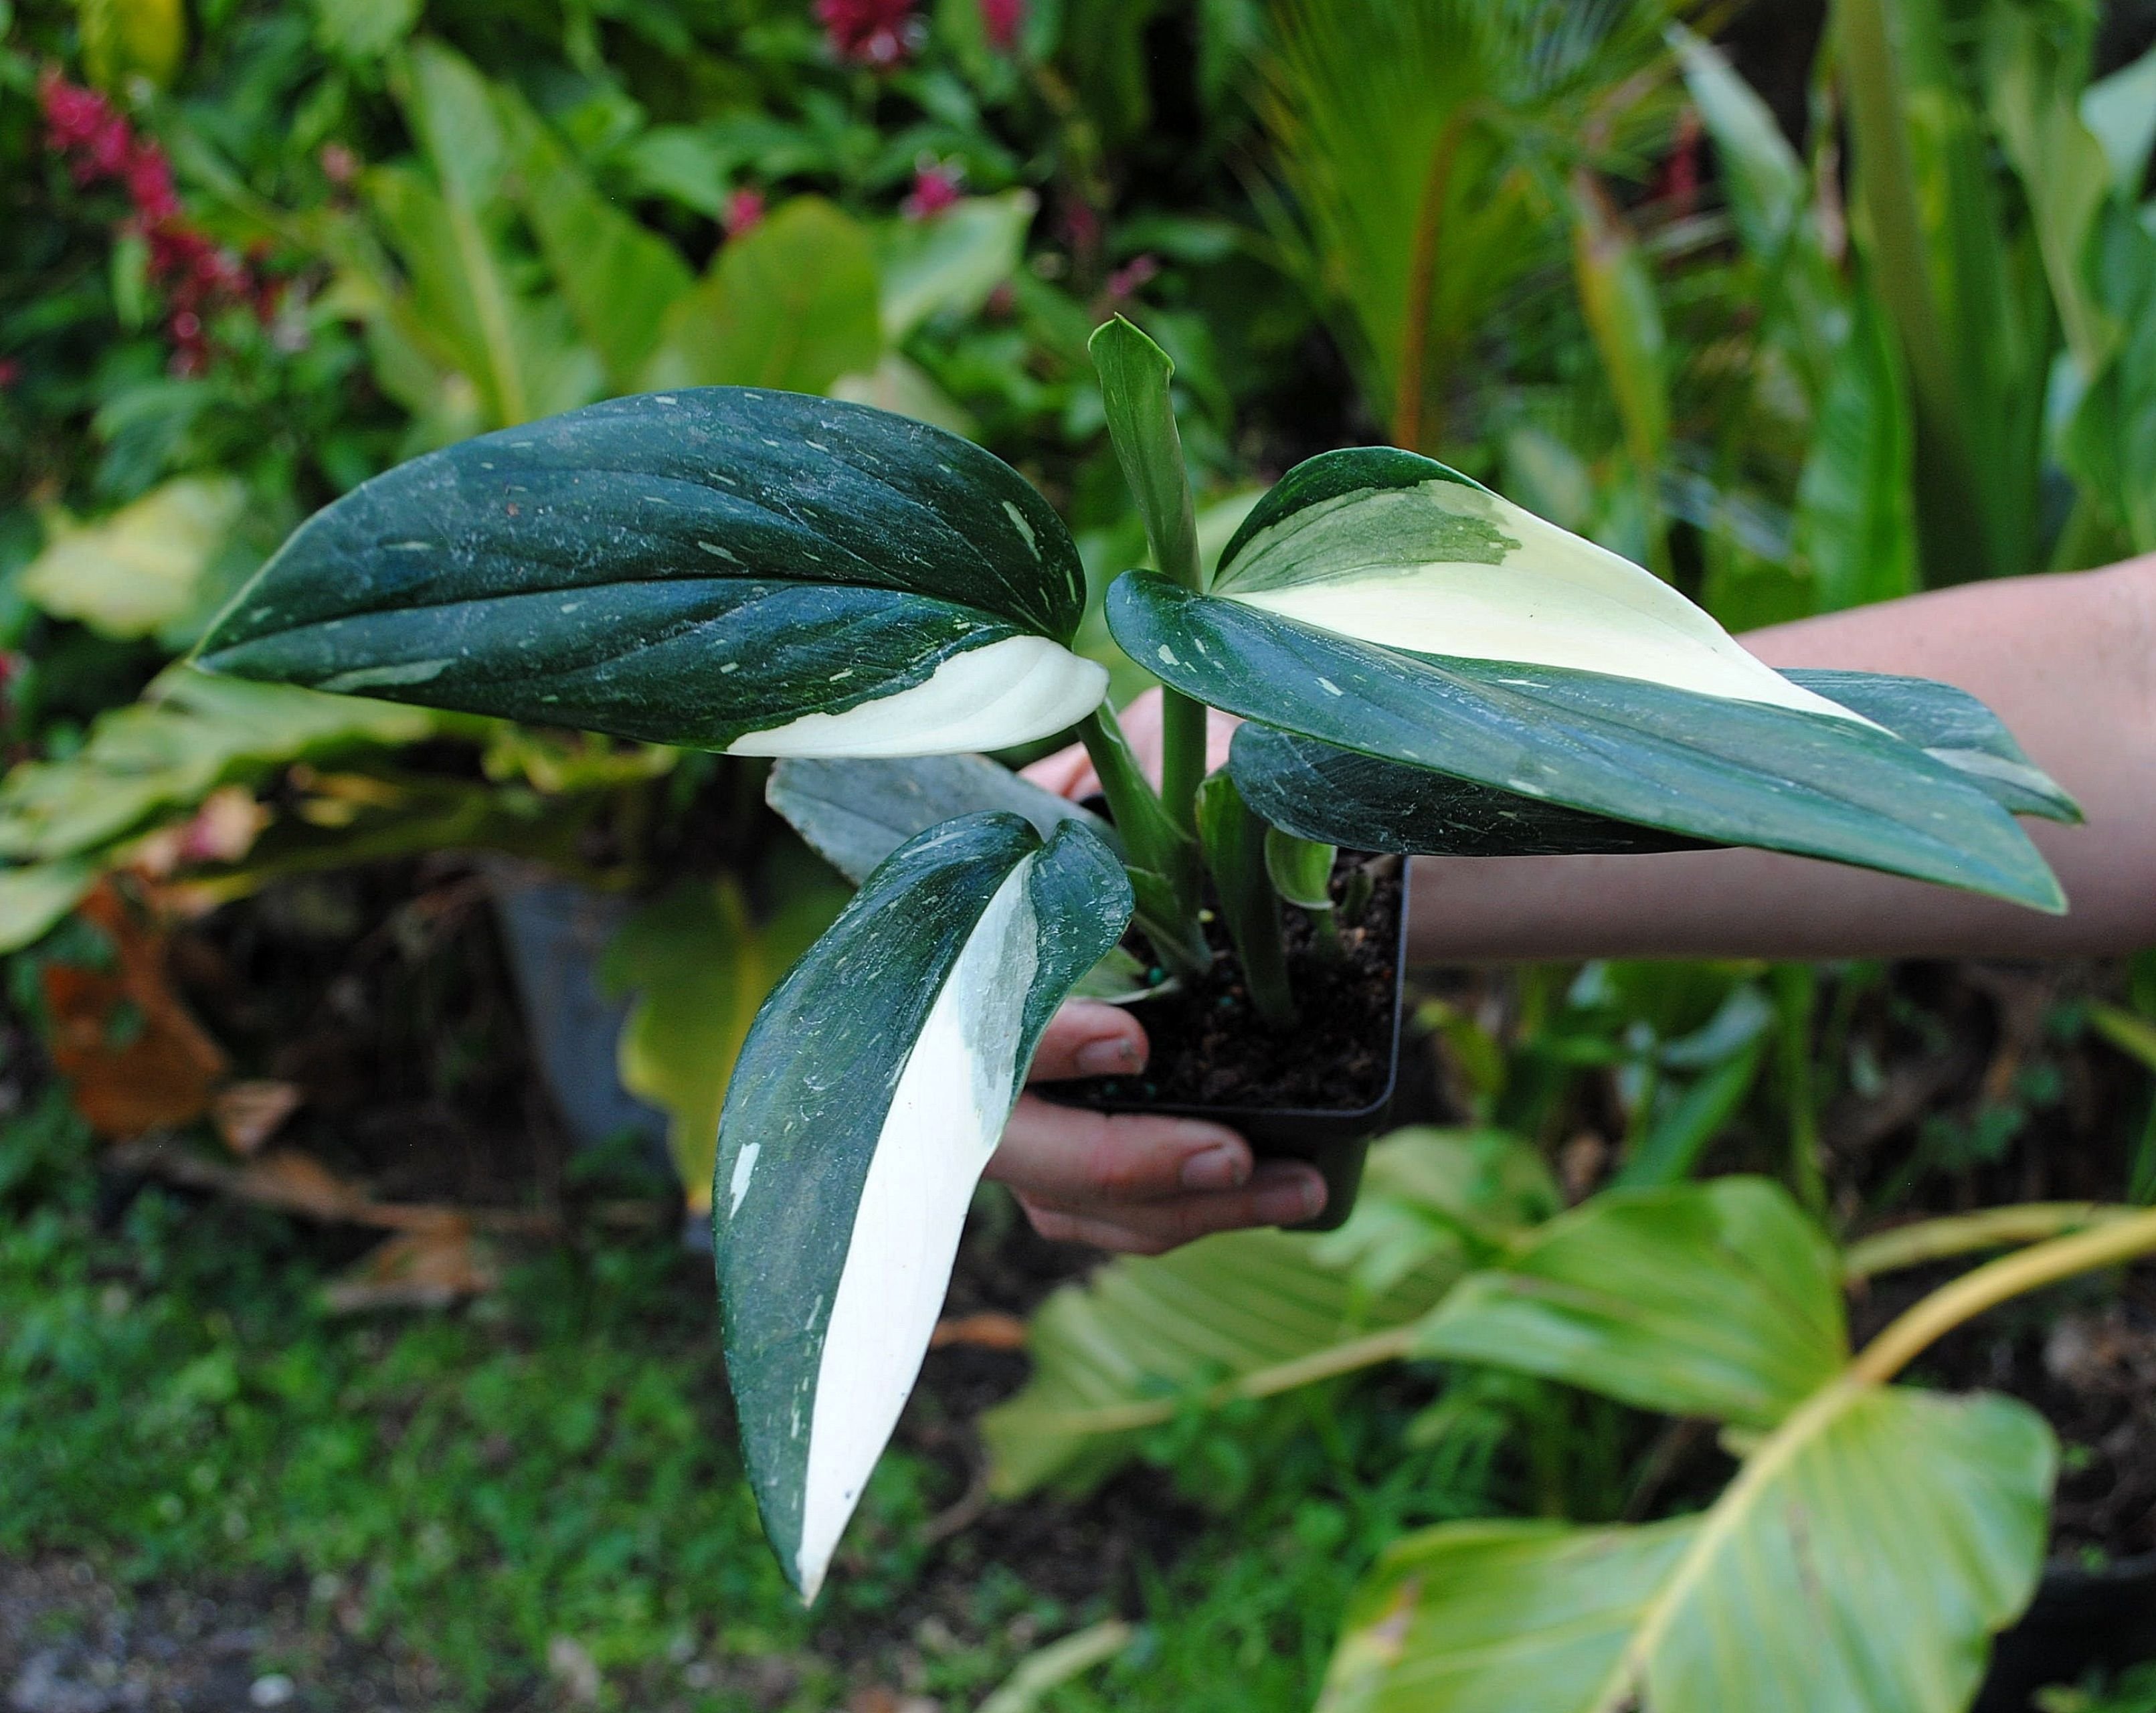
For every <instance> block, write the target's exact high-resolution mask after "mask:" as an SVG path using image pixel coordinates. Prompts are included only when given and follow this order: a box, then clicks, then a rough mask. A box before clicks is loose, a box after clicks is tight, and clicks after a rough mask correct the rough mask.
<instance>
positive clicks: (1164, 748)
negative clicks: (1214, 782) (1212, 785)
mask: <svg viewBox="0 0 2156 1713" xmlns="http://www.w3.org/2000/svg"><path fill="white" fill-rule="evenodd" d="M1205 772H1206V769H1205V704H1204V703H1203V702H1201V701H1198V700H1193V698H1191V697H1189V696H1186V695H1183V692H1182V691H1181V690H1170V689H1168V687H1167V686H1166V685H1163V686H1162V687H1161V692H1160V797H1161V804H1162V807H1163V808H1165V809H1166V810H1167V811H1168V818H1169V819H1170V820H1171V821H1173V822H1174V823H1175V824H1176V826H1177V828H1178V829H1180V830H1181V831H1182V832H1183V833H1186V834H1188V836H1189V837H1191V838H1193V839H1194V838H1196V837H1197V836H1198V787H1199V782H1201V781H1202V780H1203V779H1204V777H1205Z"/></svg>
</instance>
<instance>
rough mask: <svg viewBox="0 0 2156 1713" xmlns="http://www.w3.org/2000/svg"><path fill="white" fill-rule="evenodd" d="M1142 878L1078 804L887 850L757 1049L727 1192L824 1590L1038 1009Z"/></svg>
mask: <svg viewBox="0 0 2156 1713" xmlns="http://www.w3.org/2000/svg"><path fill="white" fill-rule="evenodd" d="M1130 914H1131V893H1130V887H1129V885H1128V883H1127V881H1126V880H1125V879H1124V877H1123V874H1122V869H1121V868H1119V867H1118V866H1117V865H1116V861H1115V859H1114V858H1113V856H1112V855H1111V854H1110V853H1109V851H1108V849H1107V847H1106V846H1105V845H1104V844H1101V841H1100V840H1099V839H1096V838H1095V837H1094V836H1093V835H1092V834H1091V833H1089V832H1088V831H1086V828H1084V827H1082V826H1079V825H1065V826H1064V827H1062V828H1059V829H1058V830H1057V832H1056V833H1055V835H1054V836H1053V837H1052V838H1050V839H1049V840H1048V841H1047V842H1046V843H1045V844H1044V843H1043V842H1042V840H1041V838H1040V835H1039V833H1036V832H1034V829H1033V828H1032V827H1030V826H1029V825H1028V824H1027V823H1026V822H1024V820H1022V819H1021V818H1019V817H1018V816H1016V815H1011V814H984V815H968V816H966V817H964V818H961V819H959V820H956V821H952V822H948V823H945V824H944V825H942V826H940V827H936V828H931V829H930V830H929V831H928V832H927V833H922V834H921V835H920V836H919V837H918V838H916V839H913V840H912V841H911V842H910V843H909V844H905V845H903V846H901V848H900V849H898V850H897V851H896V852H894V853H893V854H892V855H891V857H890V859H888V860H887V861H885V863H884V864H883V865H882V866H881V867H880V868H879V869H877V870H876V871H875V873H874V874H871V875H870V877H869V879H868V882H867V884H866V885H864V886H863V887H862V889H861V890H860V893H859V894H858V895H856V896H855V899H854V900H853V902H852V903H851V904H850V905H848V906H847V908H846V910H845V913H844V915H841V916H840V917H839V921H837V923H836V924H835V925H834V926H833V927H832V928H831V930H830V931H829V933H827V934H825V935H824V937H823V938H822V939H821V940H819V941H818V942H817V943H816V945H815V946H813V947H812V948H811V949H810V950H809V951H808V955H807V956H806V957H803V959H802V960H801V962H799V963H798V964H797V965H796V966H795V967H794V968H793V971H792V972H791V973H790V974H788V976H787V977H786V979H785V980H784V981H783V982H781V983H780V984H779V986H778V989H777V990H776V991H775V992H773V994H772V997H771V998H770V999H769V1000H768V1001H767V1003H765V1005H764V1008H763V1009H762V1012H761V1013H759V1014H758V1015H757V1020H756V1023H755V1026H754V1027H753V1028H752V1029H751V1031H750V1033H749V1038H748V1040H747V1044H745V1045H744V1046H743V1048H742V1054H741V1058H740V1059H739V1061H738V1063H737V1066H736V1069H735V1072H734V1079H733V1082H732V1085H731V1089H730V1090H729V1092H728V1095H727V1097H726V1110H725V1112H724V1114H723V1116H721V1120H720V1124H719V1163H718V1172H717V1176H716V1179H715V1182H714V1186H713V1195H712V1203H713V1207H712V1227H713V1231H714V1233H715V1236H716V1244H717V1252H718V1274H719V1294H720V1300H721V1305H722V1307H723V1310H724V1313H725V1325H726V1366H727V1372H728V1374H729V1377H730V1378H731V1382H732V1386H733V1392H734V1398H735V1403H736V1407H737V1410H738V1412H739V1414H740V1418H741V1423H742V1441H743V1444H744V1448H745V1449H746V1452H747V1461H748V1469H749V1479H750V1481H751V1483H752V1485H753V1487H754V1488H755V1490H756V1495H757V1505H758V1507H759V1509H760V1510H762V1516H763V1523H764V1528H765V1530H766V1531H767V1533H768V1534H769V1536H770V1537H771V1541H772V1544H773V1546H774V1547H775V1548H776V1549H777V1551H778V1557H779V1560H780V1562H781V1563H782V1564H783V1566H784V1567H785V1569H786V1572H787V1574H788V1577H791V1578H792V1579H793V1582H794V1585H795V1586H796V1587H798V1588H799V1589H800V1590H801V1592H802V1593H803V1596H804V1597H808V1598H814V1594H815V1592H816V1590H817V1588H818V1587H819V1585H820V1584H821V1583H822V1582H823V1579H824V1570H825V1567H827V1566H828V1565H829V1562H830V1559H831V1555H832V1553H833V1551H834V1550H835V1549H836V1548H837V1546H838V1543H839V1533H840V1531H842V1530H843V1529H844V1526H845V1523H846V1520H847V1518H848V1517H850V1516H851V1515H852V1514H853V1510H854V1507H855V1505H856V1504H858V1503H859V1501H860V1495H861V1491H862V1489H863V1488H864V1487H865V1485H866V1484H867V1481H868V1477H869V1474H870V1470H871V1469H874V1467H875V1461H876V1459H877V1457H878V1456H879V1455H880V1454H881V1452H882V1450H883V1447H884V1444H885V1441H886V1440H887V1439H889V1438H890V1437H891V1429H892V1428H893V1427H894V1426H895V1425H896V1423H897V1420H898V1413H899V1410H900V1408H901V1406H902V1405H903V1404H904V1403H905V1401H906V1393H907V1392H908V1391H910V1390H911V1387H912V1384H913V1380H914V1377H915V1375H916V1373H918V1372H919V1371H920V1367H921V1357H922V1355H923V1353H924V1352H925V1351H927V1348H928V1338H929V1334H930V1333H931V1332H932V1331H933V1330H934V1327H935V1324H936V1317H937V1312H938V1310H940V1308H941V1307H942V1301H943V1290H944V1285H945V1282H946V1280H947V1279H948V1277H949V1274H950V1269H951V1263H952V1258H953V1257H954V1256H955V1255H956V1254H957V1247H958V1237H959V1232H960V1228H961V1227H962V1224H963V1223H964V1220H965V1215H966V1208H967V1204H968V1202H969V1201H970V1199H971V1198H972V1196H973V1187H974V1185H975V1183H976V1182H978V1179H979V1177H980V1174H981V1168H982V1167H984V1166H985V1165H986V1164H987V1163H988V1156H989V1155H990V1154H991V1153H992V1152H993V1151H994V1148H995V1145H996V1139H997V1137H998V1136H999V1135H1000V1134H1001V1133H1002V1131H1003V1126H1004V1119H1005V1117H1006V1116H1008V1115H1009V1111H1010V1107H1011V1103H1012V1101H1013V1100H1014V1099H1015V1098H1016V1096H1017V1094H1018V1090H1019V1085H1020V1084H1021V1083H1022V1082H1023V1081H1024V1075H1025V1068H1026V1065H1027V1064H1028V1063H1029V1061H1030V1060H1031V1059H1032V1056H1033V1051H1034V1046H1035V1044H1037V1043H1038V1042H1039V1038H1040V1032H1041V1030H1042V1028H1044V1027H1045V1025H1046V1024H1047V1022H1048V1019H1049V1018H1050V1015H1051V1014H1053V1013H1054V1012H1055V1008H1056V1006H1057V1005H1058V1004H1060V1003H1061V1002H1062V999H1063V998H1064V996H1065V993H1067V992H1069V991H1070V988H1071V987H1072V986H1073V984H1074V983H1075V982H1077V981H1078V979H1079V978H1080V977H1081V976H1083V975H1084V974H1085V973H1086V971H1087V970H1088V969H1090V968H1091V967H1092V966H1093V965H1094V964H1095V963H1096V962H1098V961H1099V959H1100V958H1101V956H1102V955H1103V954H1104V953H1105V952H1106V951H1107V950H1108V949H1109V948H1110V947H1111V946H1113V945H1114V944H1115V943H1116V940H1117V938H1118V937H1119V936H1121V934H1122V931H1123V927H1124V925H1125V924H1126V923H1127V921H1129V919H1130Z"/></svg>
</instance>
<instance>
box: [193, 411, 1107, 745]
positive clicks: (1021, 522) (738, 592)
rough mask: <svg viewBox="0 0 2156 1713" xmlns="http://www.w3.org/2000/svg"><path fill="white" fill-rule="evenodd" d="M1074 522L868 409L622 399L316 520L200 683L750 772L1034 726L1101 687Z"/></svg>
mask: <svg viewBox="0 0 2156 1713" xmlns="http://www.w3.org/2000/svg"><path fill="white" fill-rule="evenodd" d="M1084 600H1085V576H1084V572H1083V570H1082V568H1081V566H1080V564H1079V562H1078V556H1077V552H1076V550H1075V548H1074V547H1073V546H1072V545H1071V542H1070V536H1069V533H1068V532H1067V531H1065V529H1064V527H1063V525H1062V523H1061V522H1060V520H1059V519H1058V518H1057V517H1056V515H1055V512H1054V511H1053V510H1050V507H1049V505H1048V504H1047V502H1046V501H1045V500H1043V499H1042V498H1041V497H1040V496H1039V494H1037V493H1036V492H1034V490H1033V488H1032V487H1031V486H1029V485H1028V484H1027V483H1026V482H1025V481H1024V479H1023V478H1021V477H1020V476H1019V474H1017V472H1015V471H1014V470H1013V469H1010V468H1009V466H1008V465H1006V464H1003V463H1001V462H999V461H998V459H994V458H993V457H991V456H990V455H989V454H987V453H985V452H983V451H982V450H981V449H979V448H978V447H976V446H973V445H972V444H969V443H968V442H967V441H964V440H961V439H958V438H957V436H955V435H952V434H948V433H944V432H943V431H942V430H941V429H938V428H930V427H928V426H927V425H926V424H924V423H916V422H911V421H909V420H907V419H906V418H901V417H895V416H891V415H888V414H886V413H884V412H881V411H876V410H871V409H869V408H865V407H863V406H860V405H850V404H843V403H837V402H834V401H833V400H829V399H822V398H810V397H802V396H799V395H796V394H793V393H785V392H764V391H761V390H757V389H753V388H742V387H704V388H692V389H685V390H683V391H681V392H660V393H650V394H646V395H644V396H642V397H634V398H619V399H613V400H611V401H609V402H608V403H603V404H595V405H592V406H589V407H588V408H585V409H583V410H577V411H571V412H568V413H566V414H564V415H562V416H557V417H552V418H548V419H547V420H545V421H543V422H537V423H527V424H526V425H524V426H522V427H520V428H510V429H505V430H503V431H502V432H500V433H494V434H486V435H482V436H480V438H479V439H475V440H468V441H465V442H464V443H463V444H459V445H456V446H452V447H449V448H447V449H444V450H443V451H440V452H437V453H432V454H429V455H428V456H426V457H424V458H421V459H414V460H413V462H412V463H410V464H403V465H401V466H399V467H398V469H393V470H391V471H390V472H388V474H385V475H382V476H378V477H377V478H376V479H375V480H373V481H371V482H368V483H366V484H364V485H362V486H361V487H359V488H357V489H355V490H353V491H352V493H350V494H348V495H346V496H345V497H344V498H343V499H342V500H339V501H337V502H336V504H335V505H331V506H330V507H328V508H327V509H326V510H323V511H321V512H320V513H318V514H316V515H315V516H314V517H313V518H311V519H310V520H309V521H307V523H306V524H305V525H304V526H302V527H301V528H300V530H299V531H298V532H297V533H296V534H295V535H294V536H293V537H292V539H291V540H290V541H288V542H287V543H286V544H285V546H284V548H283V549H282V550H281V551H280V552H279V553H278V554H277V556H275V558H274V559H272V560H271V561H270V562H269V564H268V565H266V566H265V567H263V569H262V571H261V572H260V573H259V576H257V577H256V578H255V580H254V582H252V583H251V584H249V586H248V587H247V588H246V589H245V590H244V591H243V592H241V594H240V595H239V597H238V598H236V599H235V600H234V603H232V605H231V606H230V607H229V608H227V609H226V611H225V612H224V613H223V615H222V616H221V617H220V618H219V619H218V622H217V623H216V624H215V625H214V626H213V628H212V631H211V633H210V635H209V636H208V639H206V640H205V641H204V643H203V648H202V653H201V657H200V663H199V664H202V665H203V666H204V667H206V668H207V669H209V670H211V671H213V672H223V673H230V674H235V675H238V676H240V677H244V678H261V679H272V680H281V681H284V682H288V683H293V684H303V685H311V686H312V687H314V688H316V689H318V690H342V691H347V692H352V693H356V694H364V695H374V696H383V697H387V698H388V699H390V700H398V701H413V702H423V703H427V704H429V705H434V706H439V707H448V708H457V709H462V710H468V711H470V712H474V713H481V714H494V715H505V716H507V717H510V718H512V719H519V720H527V721H537V722H541V723H544V724H549V725H556V726H584V727H588V728H589V729H591V730H593V731H605V732H611V733H613V734H614V735H616V736H623V737H630V738H639V739H644V740H647V741H654V742H662V743H677V744H685V745H690V746H696V747H701V748H706V749H716V750H724V751H730V752H731V753H734V754H737V755H768V756H783V755H851V756H885V755H923V754H943V753H950V752H955V751H966V750H977V749H989V748H996V747H999V746H1004V745H1007V744H1012V743H1017V742H1021V741H1029V740H1031V739H1034V738H1039V737H1044V736H1049V735H1050V734H1051V733H1053V732H1055V731H1060V730H1062V729H1063V728H1064V727H1065V726H1068V725H1070V723H1071V722H1072V721H1075V720H1077V719H1078V718H1080V717H1081V716H1082V715H1085V714H1086V713H1087V712H1088V711H1090V710H1091V709H1092V708H1093V707H1094V706H1095V705H1096V704H1097V703H1098V702H1099V700H1100V698H1101V693H1102V691H1103V690H1104V689H1105V688H1106V673H1105V672H1104V671H1103V669H1101V667H1099V666H1098V665H1096V664H1094V663H1092V662H1091V661H1088V660H1086V659H1081V657H1080V656H1078V655H1076V654H1073V653H1071V652H1070V649H1069V648H1067V647H1066V646H1065V644H1067V643H1068V642H1069V641H1070V638H1071V635H1072V633H1074V632H1075V629H1076V628H1077V624H1078V620H1079V618H1080V615H1081V612H1082V609H1083V606H1084Z"/></svg>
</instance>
